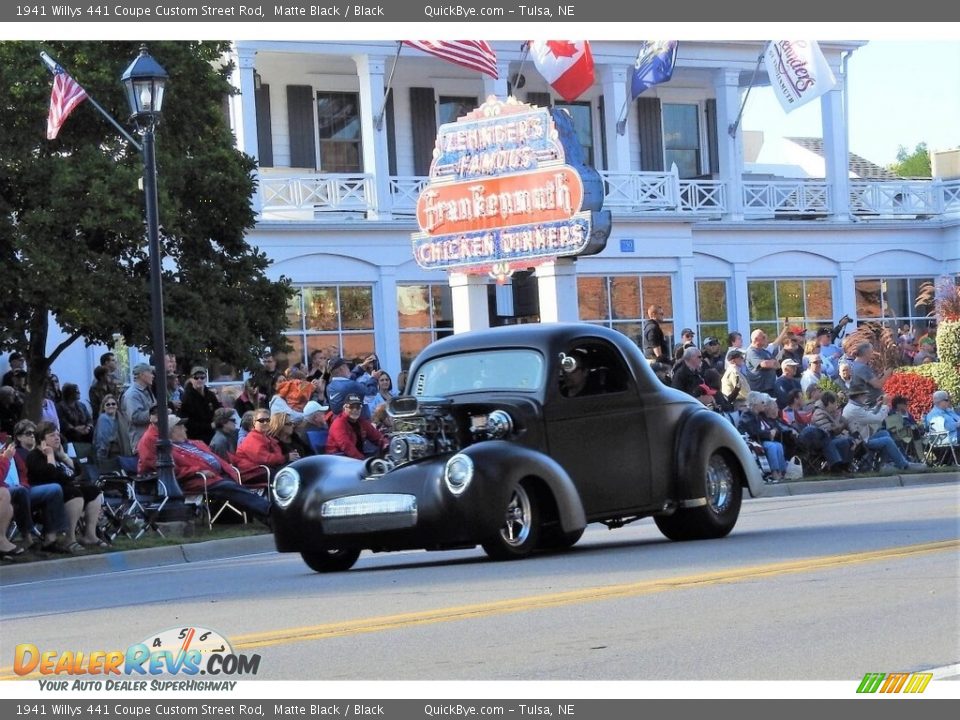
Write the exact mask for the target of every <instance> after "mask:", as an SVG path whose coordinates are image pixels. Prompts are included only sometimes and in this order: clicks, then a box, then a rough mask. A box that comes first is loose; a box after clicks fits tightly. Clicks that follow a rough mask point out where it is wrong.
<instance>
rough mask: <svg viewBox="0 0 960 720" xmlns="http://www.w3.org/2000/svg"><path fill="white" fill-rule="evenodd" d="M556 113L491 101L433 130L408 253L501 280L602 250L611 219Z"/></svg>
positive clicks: (430, 263) (424, 263)
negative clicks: (430, 156)
mask: <svg viewBox="0 0 960 720" xmlns="http://www.w3.org/2000/svg"><path fill="white" fill-rule="evenodd" d="M581 158H582V150H581V148H580V144H579V142H577V138H576V135H575V134H574V130H573V125H572V123H571V121H570V118H569V116H568V115H567V114H566V112H565V111H562V110H550V109H547V108H538V107H533V106H530V105H525V104H523V103H520V102H518V101H516V100H515V99H514V98H509V99H508V100H506V101H505V102H504V101H500V100H497V99H496V98H495V97H490V98H489V99H488V100H487V102H485V103H484V104H483V105H481V106H480V107H479V108H477V109H476V110H474V111H473V112H471V113H469V114H468V115H466V116H464V117H462V118H460V119H459V120H457V121H456V122H452V123H447V124H446V125H441V126H440V130H439V132H438V134H437V142H436V146H435V147H434V151H433V162H432V163H431V165H430V180H429V183H428V184H427V185H426V187H424V189H423V191H422V192H421V193H420V197H419V199H418V201H417V223H418V224H419V226H420V232H418V233H414V235H413V254H414V257H415V258H416V261H417V263H418V264H419V265H420V266H421V267H423V268H427V269H455V270H457V271H459V272H465V273H488V272H491V271H493V273H494V274H495V275H501V276H502V275H506V274H509V273H510V272H511V271H513V270H517V269H525V268H528V267H531V266H535V265H537V264H540V263H543V262H547V261H549V260H552V259H554V258H557V257H560V256H569V255H592V254H594V253H598V252H600V251H601V250H603V248H604V246H605V245H606V241H607V236H608V235H609V233H610V213H609V212H606V211H601V210H600V208H601V206H602V204H603V184H602V181H601V180H600V176H599V174H598V173H597V171H596V170H594V169H593V168H591V167H588V166H586V165H585V164H584V163H583V161H582V159H581Z"/></svg>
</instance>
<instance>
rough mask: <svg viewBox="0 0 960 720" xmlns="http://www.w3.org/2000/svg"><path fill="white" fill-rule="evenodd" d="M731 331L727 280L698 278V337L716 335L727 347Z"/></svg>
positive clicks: (702, 338)
mask: <svg viewBox="0 0 960 720" xmlns="http://www.w3.org/2000/svg"><path fill="white" fill-rule="evenodd" d="M729 333H730V317H729V315H728V314H727V281H726V280H697V337H698V338H700V339H701V341H703V340H704V339H705V338H708V337H711V336H712V337H715V338H717V340H719V341H720V344H721V345H723V346H724V347H726V342H727V335H728V334H729Z"/></svg>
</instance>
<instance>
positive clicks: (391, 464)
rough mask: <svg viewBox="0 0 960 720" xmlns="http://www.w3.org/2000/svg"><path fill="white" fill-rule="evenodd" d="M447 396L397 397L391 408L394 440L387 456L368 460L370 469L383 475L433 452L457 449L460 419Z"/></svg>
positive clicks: (438, 452) (446, 451)
mask: <svg viewBox="0 0 960 720" xmlns="http://www.w3.org/2000/svg"><path fill="white" fill-rule="evenodd" d="M452 405H453V402H452V401H451V400H449V399H447V398H416V397H408V396H405V397H396V398H393V399H392V400H391V401H390V404H389V406H388V407H387V412H388V413H389V415H390V416H391V418H392V419H393V429H392V430H391V431H390V433H389V436H390V444H389V446H388V448H387V452H386V455H385V456H384V457H383V458H374V459H371V460H368V461H367V470H368V472H369V473H371V474H373V475H382V474H383V473H385V472H389V471H390V470H392V469H393V468H395V467H397V466H399V465H405V464H406V463H410V462H413V461H415V460H419V459H420V458H424V457H431V456H433V455H442V454H445V453H452V452H456V451H457V450H459V449H460V442H459V440H458V439H457V422H456V420H455V419H454V417H453V415H452V414H451V413H450V407H451V406H452Z"/></svg>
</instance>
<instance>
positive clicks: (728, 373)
mask: <svg viewBox="0 0 960 720" xmlns="http://www.w3.org/2000/svg"><path fill="white" fill-rule="evenodd" d="M745 358H746V355H745V354H744V352H743V350H741V349H740V348H735V347H732V348H730V349H729V350H727V368H726V370H724V371H723V378H721V380H720V392H722V393H723V395H724V397H725V398H727V400H728V401H729V402H730V403H732V404H733V409H734V410H736V411H739V412H742V411H743V410H744V409H746V406H747V393H749V392H750V381H749V380H747V375H746V372H745V366H746V360H745Z"/></svg>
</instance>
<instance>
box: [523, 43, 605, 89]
mask: <svg viewBox="0 0 960 720" xmlns="http://www.w3.org/2000/svg"><path fill="white" fill-rule="evenodd" d="M530 54H531V55H532V56H533V63H534V65H536V66H537V70H539V71H540V74H541V75H543V77H544V79H545V80H546V81H547V82H548V83H550V85H551V86H552V87H553V89H554V90H556V91H557V92H558V93H559V94H560V97H562V98H563V99H564V100H566V101H567V102H572V101H573V100H576V99H577V98H578V97H580V96H581V95H582V94H583V93H584V92H585V91H586V90H587V89H588V88H589V87H590V86H591V85H593V55H592V54H591V53H590V43H589V42H588V41H587V40H533V41H531V43H530Z"/></svg>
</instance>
